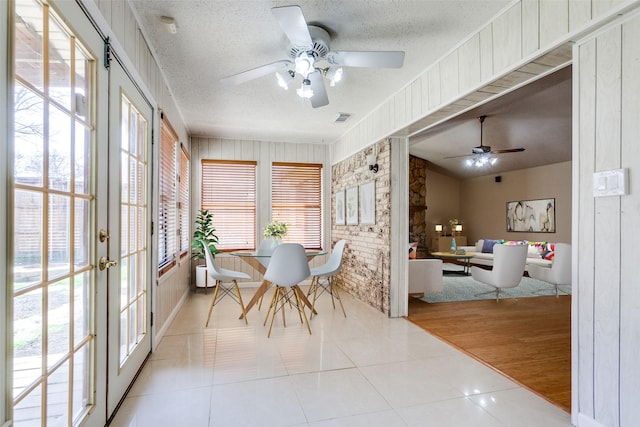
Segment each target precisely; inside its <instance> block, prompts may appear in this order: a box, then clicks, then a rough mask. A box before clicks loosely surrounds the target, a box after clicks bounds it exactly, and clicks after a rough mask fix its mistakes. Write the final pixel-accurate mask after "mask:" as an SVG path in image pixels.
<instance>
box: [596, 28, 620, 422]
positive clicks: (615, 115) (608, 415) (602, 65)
mask: <svg viewBox="0 0 640 427" xmlns="http://www.w3.org/2000/svg"><path fill="white" fill-rule="evenodd" d="M596 46H597V51H596V53H597V54H596V70H597V73H596V79H597V81H596V144H595V153H594V157H595V159H596V160H595V171H605V170H610V169H617V168H619V167H620V98H621V63H622V61H621V29H620V27H619V26H618V27H614V28H612V29H611V30H609V31H607V32H606V33H604V34H602V35H600V36H599V37H598V38H597V40H596ZM594 225H595V227H594V237H595V241H594V246H595V264H594V269H595V295H594V297H595V299H594V312H595V331H594V332H595V338H596V342H595V347H594V355H593V357H594V364H595V376H594V396H595V397H594V399H595V415H596V421H598V422H600V423H601V424H603V425H606V426H618V425H619V419H618V413H619V412H618V410H619V400H618V396H619V395H618V390H619V378H620V376H619V372H620V371H619V369H620V366H619V360H620V351H619V348H620V347H619V344H620V332H619V331H620V321H619V319H620V316H619V310H620V231H621V229H620V198H619V197H599V198H597V199H596V200H595V224H594Z"/></svg>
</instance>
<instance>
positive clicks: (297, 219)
mask: <svg viewBox="0 0 640 427" xmlns="http://www.w3.org/2000/svg"><path fill="white" fill-rule="evenodd" d="M271 219H272V220H274V221H280V222H284V223H287V225H288V228H287V235H286V237H285V238H284V239H283V241H285V242H296V243H300V244H302V246H304V247H305V248H306V249H320V248H321V247H322V165H321V164H301V163H273V164H272V165H271Z"/></svg>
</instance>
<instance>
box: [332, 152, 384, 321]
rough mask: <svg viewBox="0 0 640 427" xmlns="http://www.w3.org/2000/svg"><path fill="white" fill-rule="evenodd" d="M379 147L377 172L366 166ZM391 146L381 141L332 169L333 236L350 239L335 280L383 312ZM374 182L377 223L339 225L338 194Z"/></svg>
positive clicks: (333, 238) (333, 239) (335, 238)
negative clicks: (337, 217) (336, 196)
mask: <svg viewBox="0 0 640 427" xmlns="http://www.w3.org/2000/svg"><path fill="white" fill-rule="evenodd" d="M374 150H377V163H378V166H379V171H378V173H373V172H371V171H370V170H369V167H368V165H367V159H366V156H367V154H371V153H372V152H373V151H374ZM390 155H391V150H390V145H389V141H388V140H384V141H381V142H379V143H377V144H374V145H373V146H371V147H368V148H366V149H364V150H362V151H360V152H358V153H356V154H354V155H352V156H351V157H349V158H347V159H345V160H343V161H341V162H340V163H337V164H335V165H334V166H333V167H332V170H331V191H332V195H331V239H332V242H333V243H335V242H337V241H338V240H340V239H345V240H346V241H347V244H346V247H345V252H344V257H343V264H342V270H341V271H340V274H339V275H338V276H336V278H335V283H336V284H337V285H338V286H340V288H341V289H342V290H345V291H347V292H349V293H350V294H351V295H353V296H355V297H356V298H358V299H360V300H361V301H363V302H365V303H367V304H369V305H371V306H372V307H375V308H376V309H378V310H380V311H382V312H383V313H386V314H388V313H389V283H390V268H389V258H390V257H389V255H390V247H391V243H390V230H391V227H390V225H391V215H390V191H391V174H390ZM372 180H374V181H375V188H376V202H375V204H376V216H375V217H376V221H375V224H374V225H362V224H360V223H359V221H358V225H336V221H335V219H336V212H335V194H336V192H338V191H342V190H345V191H346V190H347V189H348V188H352V187H358V186H359V185H361V184H365V183H367V182H370V181H372Z"/></svg>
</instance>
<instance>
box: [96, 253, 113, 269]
mask: <svg viewBox="0 0 640 427" xmlns="http://www.w3.org/2000/svg"><path fill="white" fill-rule="evenodd" d="M116 265H118V261H112V260H110V259H107V257H106V256H103V257H100V261H99V267H100V270H104V269H105V268H111V267H115V266H116Z"/></svg>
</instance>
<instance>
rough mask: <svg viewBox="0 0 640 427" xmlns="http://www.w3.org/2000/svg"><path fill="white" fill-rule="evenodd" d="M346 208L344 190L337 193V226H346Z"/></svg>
mask: <svg viewBox="0 0 640 427" xmlns="http://www.w3.org/2000/svg"><path fill="white" fill-rule="evenodd" d="M344 212H345V206H344V190H342V191H338V192H337V193H336V224H337V225H344V224H345V216H344Z"/></svg>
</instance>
